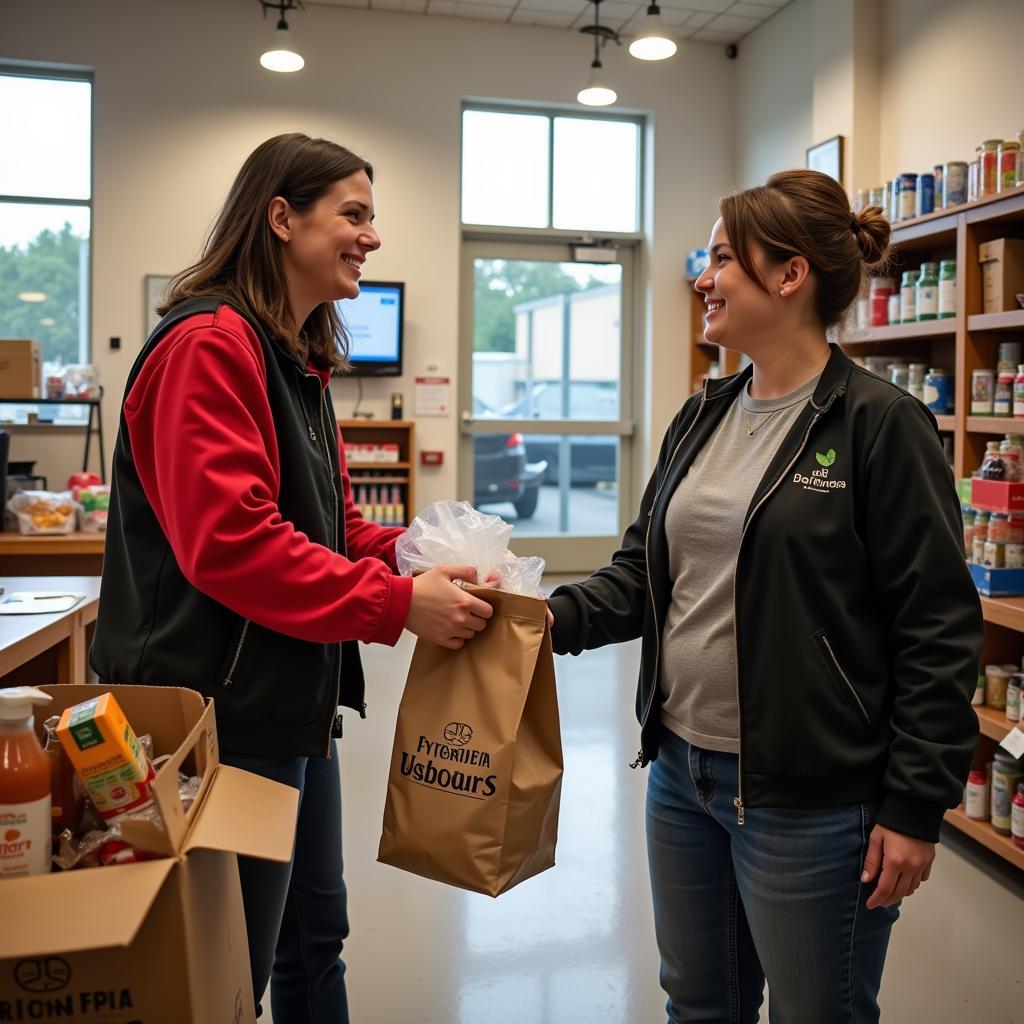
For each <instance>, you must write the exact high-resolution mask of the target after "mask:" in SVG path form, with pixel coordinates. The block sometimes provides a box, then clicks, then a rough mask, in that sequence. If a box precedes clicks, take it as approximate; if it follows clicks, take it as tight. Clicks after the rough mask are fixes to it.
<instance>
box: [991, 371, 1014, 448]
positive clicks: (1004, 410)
mask: <svg viewBox="0 0 1024 1024" xmlns="http://www.w3.org/2000/svg"><path fill="white" fill-rule="evenodd" d="M992 415H993V416H1012V415H1013V375H1012V374H1009V373H1001V374H999V376H998V377H997V378H996V390H995V395H994V396H993V400H992ZM1017 458H1018V459H1019V458H1020V455H1019V454H1018V456H1017Z"/></svg>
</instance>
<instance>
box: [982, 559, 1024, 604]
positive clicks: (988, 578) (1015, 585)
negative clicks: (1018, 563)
mask: <svg viewBox="0 0 1024 1024" xmlns="http://www.w3.org/2000/svg"><path fill="white" fill-rule="evenodd" d="M970 569H971V577H972V578H973V580H974V585H975V586H976V587H977V588H978V593H979V594H982V595H983V596H984V597H1020V596H1021V595H1022V594H1024V569H991V568H989V566H987V565H978V564H977V563H976V562H972V563H971V565H970Z"/></svg>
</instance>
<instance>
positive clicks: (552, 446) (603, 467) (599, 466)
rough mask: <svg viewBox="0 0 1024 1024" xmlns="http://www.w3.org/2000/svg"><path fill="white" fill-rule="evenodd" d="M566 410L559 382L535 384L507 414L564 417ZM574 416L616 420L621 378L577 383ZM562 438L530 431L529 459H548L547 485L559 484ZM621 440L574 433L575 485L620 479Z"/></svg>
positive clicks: (572, 463) (574, 384)
mask: <svg viewBox="0 0 1024 1024" xmlns="http://www.w3.org/2000/svg"><path fill="white" fill-rule="evenodd" d="M562 414H563V405H562V388H561V385H560V384H559V383H551V382H545V383H540V384H535V385H534V387H533V390H532V392H531V393H530V394H529V395H526V396H525V397H523V398H521V399H520V400H519V401H518V402H514V403H513V404H512V405H510V406H508V408H507V409H505V410H503V411H502V413H501V415H503V416H509V417H522V418H525V419H537V420H550V419H560V418H561V417H562ZM569 416H570V417H572V418H575V419H584V420H612V419H618V417H619V386H618V383H617V382H615V381H608V382H604V381H572V382H570V385H569ZM562 447H563V445H562V438H560V437H559V436H557V435H554V434H527V435H526V457H527V458H528V459H529V460H530V461H531V462H546V463H547V471H546V472H545V474H544V483H545V484H557V483H558V467H559V464H560V463H561V454H562ZM618 455H619V446H618V438H616V437H611V436H608V435H607V434H597V435H588V434H574V435H572V436H571V437H570V438H569V483H570V484H571V485H573V486H576V487H594V486H595V485H597V484H600V483H605V482H614V481H616V480H618V478H619V472H618Z"/></svg>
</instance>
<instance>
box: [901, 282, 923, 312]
mask: <svg viewBox="0 0 1024 1024" xmlns="http://www.w3.org/2000/svg"><path fill="white" fill-rule="evenodd" d="M920 276H921V271H920V270H904V271H903V279H902V280H901V281H900V323H903V324H910V323H913V322H914V321H915V320H916V319H917V287H916V286H917V279H918V277H920Z"/></svg>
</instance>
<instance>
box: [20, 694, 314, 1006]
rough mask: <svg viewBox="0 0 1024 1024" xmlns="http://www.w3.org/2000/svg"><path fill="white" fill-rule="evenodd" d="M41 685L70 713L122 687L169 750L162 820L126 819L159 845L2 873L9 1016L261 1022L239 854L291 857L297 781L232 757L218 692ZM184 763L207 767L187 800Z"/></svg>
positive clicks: (137, 717)
mask: <svg viewBox="0 0 1024 1024" xmlns="http://www.w3.org/2000/svg"><path fill="white" fill-rule="evenodd" d="M42 689H44V690H46V691H47V692H48V693H49V694H50V695H51V696H52V697H53V704H52V705H51V707H50V708H49V709H48V712H52V713H53V714H59V715H62V716H63V713H64V712H65V711H66V710H67V709H69V708H71V707H74V706H76V705H80V704H81V703H83V702H84V701H93V700H98V699H99V698H101V697H102V696H103V695H104V694H108V693H109V694H112V695H113V697H114V700H115V701H116V703H117V705H118V707H119V708H120V709H121V710H122V712H123V715H124V720H125V722H126V723H128V724H130V727H131V729H132V730H133V732H134V733H135V734H137V735H139V736H142V735H144V734H148V735H149V736H151V737H152V740H153V752H154V756H155V759H156V760H157V761H160V758H161V755H169V759H167V760H166V761H163V762H162V763H160V767H159V769H158V770H157V772H156V774H155V777H154V778H153V779H152V788H151V794H152V799H153V803H154V805H155V806H156V808H157V809H158V810H159V812H160V818H161V819H162V823H163V824H162V827H161V826H160V825H159V824H158V823H155V822H153V821H146V820H137V821H136V820H134V819H128V820H125V821H123V822H122V823H121V826H120V827H121V828H122V834H123V838H124V839H125V840H126V841H127V842H129V843H130V844H131V845H132V846H133V847H135V848H137V849H139V850H144V851H147V852H148V854H150V855H151V859H148V860H144V861H140V862H137V863H127V864H118V865H116V866H108V867H94V868H81V869H76V870H72V871H66V872H59V873H54V874H50V875H38V876H35V877H30V878H16V879H7V880H5V881H3V882H2V883H0V886H2V888H0V900H2V903H0V905H2V907H3V922H4V926H3V928H0V1020H5V1019H6V1020H12V1021H13V1020H33V1021H66V1020H81V1021H91V1020H96V1021H97V1022H99V1021H102V1022H103V1024H132V1022H140V1024H141V1022H145V1024H150V1022H153V1024H161V1022H164V1021H174V1022H175V1024H224V1022H225V1021H229V1022H231V1024H250V1022H254V1021H255V1019H256V1012H255V1006H254V1001H253V993H252V981H251V976H250V971H249V954H248V943H247V938H246V929H245V917H244V914H243V910H242V898H241V888H240V885H239V880H238V862H237V855H238V854H244V855H246V856H250V857H259V858H262V859H265V860H273V861H279V862H287V861H288V860H289V859H290V857H291V853H292V843H293V839H294V835H295V820H296V814H297V810H298V791H297V790H295V789H291V788H289V787H288V786H282V785H279V784H278V783H275V782H271V781H269V780H267V779H263V778H259V777H257V776H255V775H251V774H250V773H248V772H243V771H239V770H238V769H235V768H231V767H228V766H226V765H222V764H220V758H219V751H218V745H217V729H216V723H215V721H214V713H213V704H212V702H210V701H207V700H205V699H204V698H203V697H202V696H201V695H200V694H198V693H195V692H194V691H192V690H186V689H179V688H176V687H162V686H158V687H149V686H81V685H78V686H44V687H42ZM41 718H43V716H42V715H40V716H38V718H37V724H38V725H39V727H40V728H41V724H40V723H39V719H41ZM182 770H183V771H184V772H185V773H186V774H190V775H192V776H194V777H198V778H199V779H201V782H200V783H199V785H198V792H197V793H196V795H195V800H194V802H193V803H192V804H191V806H190V807H189V808H188V809H187V810H186V808H185V806H184V805H183V803H182V801H181V797H180V794H179V781H178V773H179V771H182Z"/></svg>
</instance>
